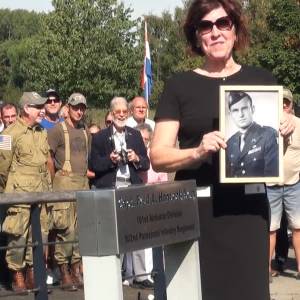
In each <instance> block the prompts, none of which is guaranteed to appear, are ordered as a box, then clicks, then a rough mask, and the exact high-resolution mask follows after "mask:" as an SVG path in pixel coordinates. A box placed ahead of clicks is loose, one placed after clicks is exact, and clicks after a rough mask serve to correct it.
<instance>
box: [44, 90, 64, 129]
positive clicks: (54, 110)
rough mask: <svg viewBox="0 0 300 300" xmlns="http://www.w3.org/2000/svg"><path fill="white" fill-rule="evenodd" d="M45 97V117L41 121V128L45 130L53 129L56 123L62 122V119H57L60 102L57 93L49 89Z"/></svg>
mask: <svg viewBox="0 0 300 300" xmlns="http://www.w3.org/2000/svg"><path fill="white" fill-rule="evenodd" d="M46 95H47V101H46V103H45V117H44V118H43V119H42V121H41V126H42V127H44V128H45V129H50V128H53V127H54V126H55V125H56V123H59V122H62V121H63V120H64V119H63V118H60V117H59V111H60V108H61V105H62V102H61V99H60V98H59V95H58V93H57V92H56V91H55V90H53V89H49V90H48V91H47V92H46Z"/></svg>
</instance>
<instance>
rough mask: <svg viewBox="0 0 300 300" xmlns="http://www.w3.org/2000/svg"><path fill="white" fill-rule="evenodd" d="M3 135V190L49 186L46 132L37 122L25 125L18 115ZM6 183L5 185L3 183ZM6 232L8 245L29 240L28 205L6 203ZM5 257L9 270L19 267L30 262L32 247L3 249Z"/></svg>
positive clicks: (44, 229)
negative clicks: (7, 143) (7, 144)
mask: <svg viewBox="0 0 300 300" xmlns="http://www.w3.org/2000/svg"><path fill="white" fill-rule="evenodd" d="M3 134H4V135H7V136H10V137H11V139H12V141H11V150H9V149H6V150H3V149H2V150H0V185H1V187H0V188H1V189H2V190H4V192H5V193H24V192H44V191H49V190H50V181H49V173H48V171H47V166H46V163H47V159H48V156H49V146H48V142H47V133H46V131H45V130H43V129H42V128H41V127H40V126H38V125H36V126H33V127H30V126H28V125H27V124H26V123H25V122H24V121H23V120H22V119H21V118H18V119H17V121H16V122H15V123H14V124H12V125H11V126H9V127H8V128H7V129H6V130H5V131H4V132H3ZM5 183H6V185H5ZM42 211H43V214H44V218H43V220H42V222H41V223H42V232H43V233H44V234H47V231H48V226H47V225H48V224H47V213H46V209H45V207H44V209H43V210H42ZM3 231H4V232H6V233H7V234H8V246H18V245H24V244H26V243H28V242H30V241H31V228H30V205H29V204H20V205H13V206H10V207H9V208H8V210H7V215H6V218H5V220H4V223H3ZM6 261H7V264H8V268H9V269H10V270H14V271H19V270H21V269H23V268H24V267H25V265H26V264H27V265H29V266H32V265H33V262H32V248H31V247H28V248H25V249H24V248H14V249H9V250H7V253H6Z"/></svg>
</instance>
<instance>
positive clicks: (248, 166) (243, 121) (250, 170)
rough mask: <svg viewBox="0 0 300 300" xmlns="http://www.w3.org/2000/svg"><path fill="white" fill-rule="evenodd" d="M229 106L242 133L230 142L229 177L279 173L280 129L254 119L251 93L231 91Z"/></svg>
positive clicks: (228, 144)
mask: <svg viewBox="0 0 300 300" xmlns="http://www.w3.org/2000/svg"><path fill="white" fill-rule="evenodd" d="M228 107H229V112H230V116H231V117H232V120H233V122H234V124H235V125H236V126H237V128H238V132H237V133H235V134H234V135H233V136H231V137H230V138H229V140H228V141H227V149H226V176H228V177H261V176H262V177H275V176H278V174H279V169H278V144H277V132H276V130H275V129H274V128H271V127H269V126H261V125H259V124H257V123H255V122H254V120H253V114H254V111H255V109H254V105H253V103H252V99H251V97H250V96H249V94H247V93H245V92H241V91H233V92H230V93H229V97H228Z"/></svg>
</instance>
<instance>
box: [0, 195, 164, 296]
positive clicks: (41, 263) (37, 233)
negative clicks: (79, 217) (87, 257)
mask: <svg viewBox="0 0 300 300" xmlns="http://www.w3.org/2000/svg"><path fill="white" fill-rule="evenodd" d="M58 202H76V191H64V192H39V193H35V192H34V193H6V194H3V193H2V194H1V193H0V206H6V207H9V206H12V205H17V204H30V210H31V213H30V222H31V227H32V243H28V244H26V245H22V246H18V247H19V248H25V247H32V253H33V266H34V283H35V289H33V290H30V292H33V293H34V294H35V300H48V287H47V283H46V276H47V272H46V264H45V260H44V253H43V246H45V245H53V244H65V243H78V241H77V240H74V241H69V242H47V243H43V241H42V233H41V224H40V206H39V204H47V203H58ZM10 248H12V247H0V251H3V250H6V249H10ZM13 248H16V247H13ZM142 275H152V277H153V279H154V295H155V299H158V300H163V299H166V283H165V277H164V267H163V250H162V247H157V248H153V271H152V272H151V274H142ZM135 277H139V275H137V276H135ZM15 295H20V293H17V292H15V293H9V294H1V296H0V298H1V297H7V296H15Z"/></svg>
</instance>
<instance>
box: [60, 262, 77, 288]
mask: <svg viewBox="0 0 300 300" xmlns="http://www.w3.org/2000/svg"><path fill="white" fill-rule="evenodd" d="M59 270H60V274H61V288H62V289H63V290H65V291H70V292H73V291H77V287H76V286H75V285H74V283H73V280H72V277H71V275H70V273H69V268H68V265H67V264H62V265H59Z"/></svg>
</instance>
